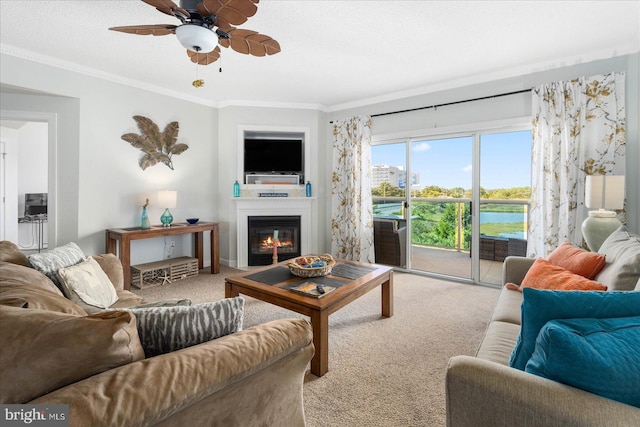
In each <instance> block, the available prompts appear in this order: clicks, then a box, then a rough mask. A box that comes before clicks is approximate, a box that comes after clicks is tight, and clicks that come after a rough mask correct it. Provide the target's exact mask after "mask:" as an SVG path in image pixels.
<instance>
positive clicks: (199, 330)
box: [124, 297, 244, 357]
mask: <svg viewBox="0 0 640 427" xmlns="http://www.w3.org/2000/svg"><path fill="white" fill-rule="evenodd" d="M124 310H127V311H130V312H132V313H133V314H134V315H135V316H136V320H137V326H138V335H139V336H140V342H141V343H142V347H143V348H144V354H145V356H146V357H153V356H157V355H159V354H164V353H169V352H172V351H175V350H180V349H182V348H186V347H191V346H193V345H196V344H200V343H203V342H207V341H211V340H213V339H216V338H219V337H222V336H224V335H229V334H232V333H234V332H238V331H241V330H242V323H243V320H244V298H243V297H235V298H225V299H223V300H220V301H215V302H208V303H204V304H196V305H191V306H174V307H151V308H129V309H124Z"/></svg>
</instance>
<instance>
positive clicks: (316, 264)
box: [287, 254, 336, 277]
mask: <svg viewBox="0 0 640 427" xmlns="http://www.w3.org/2000/svg"><path fill="white" fill-rule="evenodd" d="M335 263H336V261H335V260H334V259H333V257H332V256H331V255H329V254H322V255H305V256H299V257H297V258H293V259H292V260H290V261H289V262H288V263H287V266H288V267H289V271H291V274H293V275H294V276H298V277H319V276H326V275H327V274H329V273H331V269H332V268H333V266H334V265H335Z"/></svg>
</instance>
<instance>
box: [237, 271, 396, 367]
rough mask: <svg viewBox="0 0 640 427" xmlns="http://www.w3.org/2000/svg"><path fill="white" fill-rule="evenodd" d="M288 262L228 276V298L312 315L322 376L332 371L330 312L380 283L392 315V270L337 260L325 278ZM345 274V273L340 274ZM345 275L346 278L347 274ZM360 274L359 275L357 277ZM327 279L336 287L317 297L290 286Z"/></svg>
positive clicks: (384, 308) (385, 309)
mask: <svg viewBox="0 0 640 427" xmlns="http://www.w3.org/2000/svg"><path fill="white" fill-rule="evenodd" d="M286 263H287V262H286V261H284V262H281V263H279V264H276V265H270V266H267V267H264V268H260V269H256V270H251V271H249V272H245V273H241V274H236V275H233V276H229V277H226V278H225V296H226V297H227V298H232V297H236V296H238V295H239V294H244V295H247V296H250V297H253V298H256V299H259V300H261V301H265V302H268V303H271V304H274V305H277V306H279V307H283V308H286V309H288V310H292V311H295V312H296V313H300V314H304V315H306V316H309V317H310V318H311V325H312V328H313V345H314V346H315V349H316V352H315V355H314V356H313V359H312V360H311V373H313V374H315V375H317V376H319V377H321V376H323V375H324V374H326V373H327V372H328V371H329V315H330V314H331V313H334V312H336V311H338V310H340V309H341V308H342V307H344V306H345V305H347V304H349V303H350V302H352V301H354V300H356V299H357V298H359V297H361V296H362V295H364V294H366V293H367V292H369V291H370V290H372V289H373V288H375V287H377V286H381V287H382V316H383V317H391V316H393V269H392V268H391V267H386V266H382V265H377V264H366V263H361V262H356V261H347V260H342V259H337V260H336V265H335V266H334V268H333V271H332V273H331V274H329V275H327V276H323V278H309V279H305V278H301V277H296V276H293V275H292V274H291V273H290V272H289V269H288V267H287V266H286ZM338 274H342V276H340V275H338ZM345 276H346V277H345ZM356 276H358V277H356ZM307 280H308V281H318V282H320V281H321V280H327V282H326V283H325V284H327V285H330V286H333V285H336V287H337V289H335V290H334V291H332V292H330V293H328V294H326V295H324V296H322V297H320V298H314V297H311V296H307V295H304V294H300V293H298V292H295V291H292V290H290V289H287V286H291V285H292V284H293V283H294V282H297V283H296V284H300V283H303V282H304V281H307Z"/></svg>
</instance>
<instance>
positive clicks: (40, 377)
mask: <svg viewBox="0 0 640 427" xmlns="http://www.w3.org/2000/svg"><path fill="white" fill-rule="evenodd" d="M8 247H9V245H8V244H7V243H6V242H2V243H0V325H1V326H0V328H1V329H0V331H1V335H0V342H1V345H0V347H1V349H0V378H2V382H1V384H0V400H1V402H0V403H19V404H40V403H46V404H68V405H69V411H70V417H69V418H70V419H69V421H70V425H72V426H143V425H145V426H146V425H163V426H164V425H167V426H169V425H180V426H186V425H207V426H225V427H226V426H249V425H287V426H303V425H304V424H305V418H304V409H303V402H302V386H303V377H304V374H305V371H306V369H307V366H308V364H309V361H310V360H311V358H312V356H313V353H314V348H313V343H312V342H313V340H312V332H311V327H310V324H309V322H308V321H306V320H302V319H289V320H276V321H272V322H269V323H265V324H262V325H258V326H255V327H252V328H249V329H246V330H242V331H240V332H236V333H233V334H230V335H227V336H224V337H221V338H218V339H215V340H212V341H208V342H205V343H202V344H199V345H195V346H192V347H188V348H185V349H182V350H178V351H174V352H171V353H167V354H163V355H159V356H155V357H150V358H145V357H144V352H143V349H142V347H141V343H140V339H139V337H138V334H137V330H136V319H135V315H134V314H133V313H131V312H128V311H121V310H115V311H114V310H104V311H101V312H99V313H95V314H87V313H86V312H85V311H84V310H83V309H82V308H81V307H79V306H78V305H76V304H74V303H73V302H71V301H70V300H68V299H67V298H65V297H64V296H63V295H62V293H61V292H60V290H59V289H58V288H57V287H56V286H55V285H54V284H53V282H51V280H49V278H47V277H46V276H45V275H43V274H41V273H40V272H38V271H36V270H34V269H33V268H30V267H27V266H25V265H24V262H23V260H22V259H20V258H19V257H17V259H16V257H15V256H14V255H15V254H11V253H9V252H10V251H8ZM95 258H96V260H98V261H99V263H100V265H101V266H103V270H104V271H105V272H106V273H107V275H108V276H109V278H110V279H111V280H112V282H113V283H114V284H117V285H115V286H116V287H117V288H118V295H119V296H120V298H122V300H121V301H119V306H126V305H127V304H129V305H136V304H139V303H141V302H143V301H141V299H140V298H138V297H137V296H136V295H135V294H133V293H131V292H128V291H124V290H123V289H122V288H121V287H120V286H121V282H122V280H121V276H122V267H121V266H120V267H118V266H119V265H120V264H119V260H118V259H117V258H116V257H115V256H111V255H104V256H96V257H95ZM8 261H11V262H8ZM20 264H23V265H20Z"/></svg>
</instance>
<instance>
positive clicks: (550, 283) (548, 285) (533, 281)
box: [506, 258, 607, 292]
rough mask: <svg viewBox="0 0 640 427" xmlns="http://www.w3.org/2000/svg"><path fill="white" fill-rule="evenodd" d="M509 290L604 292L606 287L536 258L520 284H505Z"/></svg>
mask: <svg viewBox="0 0 640 427" xmlns="http://www.w3.org/2000/svg"><path fill="white" fill-rule="evenodd" d="M506 286H507V287H508V288H509V289H514V290H515V289H517V290H519V291H520V292H522V289H523V288H536V289H553V290H561V291H606V290H607V287H606V286H605V285H603V284H602V283H600V282H596V281H595V280H589V279H587V278H586V277H582V276H580V275H579V274H574V273H572V272H570V271H568V270H565V269H564V268H562V267H558V266H557V265H553V264H551V263H550V262H549V261H547V260H546V259H544V258H538V259H537V260H536V261H535V262H534V263H533V265H532V266H531V268H530V269H529V271H528V272H527V275H526V276H524V279H523V280H522V284H521V285H520V286H519V287H517V285H514V284H511V283H507V284H506Z"/></svg>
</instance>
